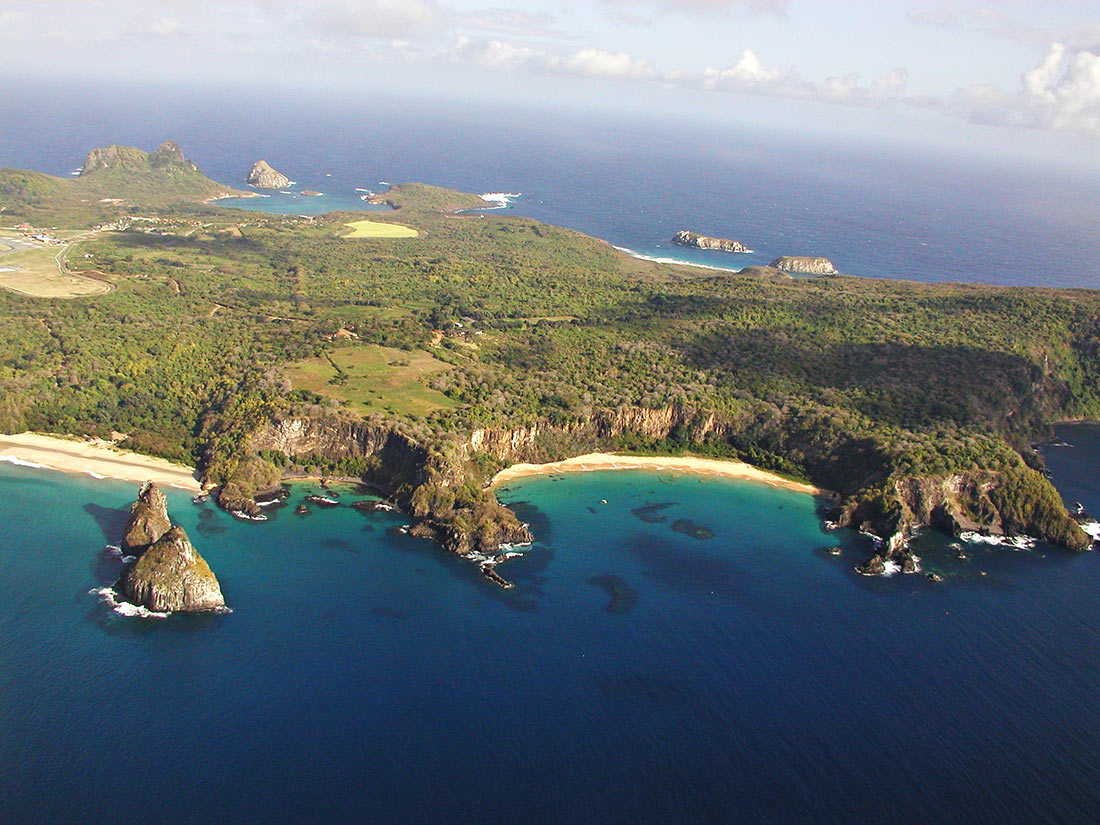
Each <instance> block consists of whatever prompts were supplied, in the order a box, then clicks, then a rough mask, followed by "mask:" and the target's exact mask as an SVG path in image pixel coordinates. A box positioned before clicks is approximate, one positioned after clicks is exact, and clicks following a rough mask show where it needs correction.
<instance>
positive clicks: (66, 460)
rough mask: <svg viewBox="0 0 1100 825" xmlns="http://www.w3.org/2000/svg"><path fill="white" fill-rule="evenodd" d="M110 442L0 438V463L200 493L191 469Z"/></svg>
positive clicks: (37, 436)
mask: <svg viewBox="0 0 1100 825" xmlns="http://www.w3.org/2000/svg"><path fill="white" fill-rule="evenodd" d="M109 443H110V442H102V441H100V442H98V443H96V442H89V441H81V440H75V439H68V438H62V437H60V436H54V435H41V434H39V433H19V434H18V435H0V461H2V462H6V463H10V464H17V465H20V466H24V467H35V468H39V469H44V470H56V471H58V472H62V473H80V474H82V475H89V476H92V477H93V478H109V479H113V480H116V481H136V482H145V481H152V482H155V483H156V484H160V485H162V486H165V487H174V488H176V489H180V490H188V491H190V492H194V493H198V492H201V490H202V487H201V485H200V484H199V482H198V480H197V479H196V478H195V470H194V469H193V468H192V467H187V466H184V465H183V464H176V463H174V462H171V461H168V460H167V459H164V458H155V457H153V456H148V455H142V454H141V453H133V452H129V451H128V450H122V449H120V448H118V447H114V446H106V445H107V444H109Z"/></svg>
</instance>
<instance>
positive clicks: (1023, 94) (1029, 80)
mask: <svg viewBox="0 0 1100 825" xmlns="http://www.w3.org/2000/svg"><path fill="white" fill-rule="evenodd" d="M946 105H947V107H948V108H949V109H950V110H952V111H954V112H955V113H956V114H959V115H961V116H962V117H965V118H966V119H968V120H971V121H973V122H975V123H985V124H992V125H998V126H1024V127H1028V128H1033V129H1055V130H1059V131H1067V132H1079V133H1081V134H1086V135H1094V136H1097V137H1100V54H1097V53H1095V52H1091V51H1087V50H1083V49H1082V50H1070V49H1068V48H1067V47H1066V46H1065V45H1064V44H1062V43H1053V44H1051V46H1050V50H1049V51H1048V52H1047V55H1046V56H1045V57H1044V58H1043V59H1042V60H1041V61H1040V62H1039V63H1038V65H1036V66H1035V67H1034V68H1033V69H1030V70H1029V71H1026V72H1024V74H1023V75H1022V76H1021V78H1020V90H1019V91H1018V92H1016V93H1015V94H1007V93H1005V92H1002V91H1000V90H998V89H994V88H992V87H990V86H986V85H975V86H968V87H966V88H964V89H960V90H959V91H958V92H956V93H955V94H954V96H953V97H952V98H951V99H950V100H948V101H947V104H946Z"/></svg>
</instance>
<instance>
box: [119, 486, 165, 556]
mask: <svg viewBox="0 0 1100 825" xmlns="http://www.w3.org/2000/svg"><path fill="white" fill-rule="evenodd" d="M171 527H172V522H171V521H170V520H169V519H168V499H166V498H165V497H164V493H162V492H161V491H160V488H159V487H157V485H155V484H153V483H152V482H151V481H147V482H145V483H144V484H143V485H141V490H140V492H139V493H138V497H137V501H135V502H134V503H133V504H131V505H130V520H129V521H128V522H126V531H125V532H124V533H123V534H122V552H123V553H124V554H125V555H127V556H137V555H140V554H141V553H143V552H145V550H147V549H148V548H149V547H150V546H151V545H152V544H154V543H155V542H156V541H157V540H158V539H160V537H161V536H163V535H164V534H165V533H167V532H168V530H169V529H170V528H171Z"/></svg>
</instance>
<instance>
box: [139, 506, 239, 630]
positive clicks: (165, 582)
mask: <svg viewBox="0 0 1100 825" xmlns="http://www.w3.org/2000/svg"><path fill="white" fill-rule="evenodd" d="M120 585H121V591H122V595H123V596H124V597H125V598H126V599H127V600H128V601H131V602H133V603H134V604H139V605H143V606H144V607H147V608H149V609H150V610H154V611H156V612H158V613H169V612H187V613H197V612H202V611H207V610H217V609H219V608H224V607H225V599H224V598H223V597H222V591H221V587H220V586H219V584H218V580H217V578H216V577H215V576H214V573H213V571H212V570H211V569H210V565H208V564H207V563H206V560H205V559H203V557H202V556H200V555H199V553H198V551H197V550H195V548H194V547H193V546H192V545H191V542H190V541H189V540H188V538H187V533H185V532H184V530H183V528H182V527H180V526H178V525H177V526H175V527H172V528H171V529H170V530H168V532H167V533H165V534H164V535H163V536H161V537H160V538H159V539H158V540H157V541H156V542H155V543H154V544H153V545H152V546H151V547H149V548H148V549H147V550H146V551H145V552H144V553H142V554H141V555H140V556H139V557H138V560H137V561H136V562H134V563H133V564H132V565H131V566H130V567H129V568H127V569H126V570H125V571H124V572H123V574H122V580H121V582H120Z"/></svg>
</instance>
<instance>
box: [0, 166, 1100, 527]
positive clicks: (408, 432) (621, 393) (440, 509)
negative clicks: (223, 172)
mask: <svg viewBox="0 0 1100 825" xmlns="http://www.w3.org/2000/svg"><path fill="white" fill-rule="evenodd" d="M154 154H157V153H154ZM168 154H171V153H168ZM166 157H167V155H166V156H165V157H162V158H161V160H159V161H156V162H154V161H152V160H149V161H148V162H147V163H146V164H145V165H144V166H143V165H142V164H141V162H140V160H141V159H140V158H138V157H137V156H133V157H131V156H130V155H127V156H126V157H125V158H124V159H123V161H120V163H121V165H120V166H117V167H112V168H108V169H103V170H99V171H95V172H92V173H90V174H88V175H86V176H85V178H86V179H87V180H89V181H94V180H95V179H96V178H98V177H99V176H101V175H103V176H107V177H104V178H102V179H101V180H102V181H104V182H105V183H104V184H103V185H104V186H106V187H107V189H110V190H111V191H112V192H113V193H114V195H113V196H115V197H120V198H123V199H125V201H126V203H127V204H135V203H138V202H139V201H141V200H142V199H146V198H148V199H150V200H151V201H157V200H159V201H160V202H161V203H162V204H163V205H162V206H159V207H155V206H147V207H142V209H141V210H137V209H136V207H132V206H129V205H127V206H125V207H119V206H117V205H116V206H110V207H109V205H102V204H100V205H97V206H96V207H95V208H96V209H104V210H105V209H108V208H111V209H114V210H115V213H116V219H117V217H118V215H119V214H122V215H125V216H128V217H129V218H131V219H132V221H131V222H129V223H127V224H126V225H125V226H124V227H123V228H122V230H121V231H117V232H110V233H100V234H97V235H96V236H95V237H94V238H90V239H88V240H86V241H83V242H82V243H81V246H80V249H81V252H82V253H83V254H88V255H90V256H91V258H90V259H89V260H90V262H91V263H90V264H89V265H90V266H92V265H94V267H95V268H96V269H97V270H99V271H101V272H103V273H105V275H106V277H109V278H110V279H111V280H112V281H113V282H114V283H115V285H116V288H115V290H114V291H112V292H111V293H109V294H104V295H96V296H89V297H85V298H81V299H80V300H79V301H75V302H74V301H63V300H57V299H46V298H39V299H34V298H29V297H25V296H20V295H15V294H11V293H0V427H2V428H5V429H8V430H18V429H22V428H25V427H30V428H34V429H39V430H44V431H54V432H66V433H96V434H102V435H106V434H107V432H108V431H109V430H111V429H117V430H121V431H124V432H128V433H130V441H129V443H128V444H127V445H126V446H129V447H132V448H134V449H139V450H144V451H147V452H152V453H156V454H159V455H164V456H167V457H170V458H177V459H184V460H191V461H197V462H199V465H200V467H201V468H202V469H203V470H204V472H205V473H206V475H207V477H208V478H209V479H211V480H214V481H219V482H228V483H232V484H234V485H235V487H236V488H237V489H238V491H239V492H240V493H241V494H242V495H243V494H245V493H246V492H247V489H248V488H250V487H252V486H254V485H255V484H256V483H258V482H257V481H256V480H257V479H258V478H260V477H261V476H263V477H264V478H266V477H267V476H269V475H270V470H267V469H266V468H263V467H261V468H260V469H264V470H265V472H266V475H265V473H261V472H259V471H258V470H257V466H258V465H256V466H253V465H250V464H244V465H242V462H243V461H246V460H247V458H248V455H249V454H250V449H251V448H250V446H249V444H250V438H251V437H252V434H254V433H255V432H256V431H257V429H258V428H262V427H263V426H265V425H266V424H267V423H268V422H271V421H273V420H281V419H286V418H288V417H298V418H308V419H319V418H337V419H340V420H344V421H348V422H356V421H359V420H360V419H361V418H362V417H363V416H374V418H372V419H371V421H372V422H373V423H372V424H371V426H372V427H376V428H383V429H386V428H388V429H389V430H390V431H392V432H399V433H400V434H401V443H402V444H406V447H404V448H402V449H403V452H402V453H401V455H400V456H399V455H398V453H397V452H393V450H394V449H396V448H393V447H392V444H391V443H390V442H388V441H386V440H385V439H384V438H382V437H381V436H379V437H378V438H377V439H376V440H377V441H378V443H380V444H382V443H384V444H389V445H390V446H384V447H382V448H379V449H380V450H381V452H375V453H373V454H371V455H369V456H359V455H356V456H349V455H342V454H341V455H337V454H335V453H331V454H328V455H326V454H323V451H322V452H318V453H317V454H311V455H301V456H289V455H288V456H274V455H269V456H267V458H266V459H265V460H266V461H268V462H271V461H274V463H275V464H277V465H278V466H280V467H283V468H289V467H293V466H295V465H309V466H313V467H319V468H321V469H322V470H324V471H327V472H337V471H342V472H345V473H354V474H370V475H371V476H372V477H374V478H376V479H383V480H385V481H386V483H392V485H393V486H394V488H395V489H397V488H398V486H400V489H401V490H402V491H404V492H403V493H402V495H404V496H405V498H404V501H405V502H406V503H407V504H408V505H409V507H410V509H415V510H417V511H418V512H419V511H423V512H428V513H430V514H431V516H432V517H433V518H436V519H440V520H443V521H446V522H447V523H449V524H452V525H461V524H465V525H467V526H469V527H470V529H471V530H473V529H475V527H477V530H479V531H481V533H484V534H485V535H489V534H491V533H492V530H489V529H488V528H485V529H484V530H482V527H483V526H484V524H483V522H484V523H488V522H491V521H492V520H493V519H495V518H497V517H498V516H499V511H498V510H497V509H496V508H495V507H494V506H493V502H492V501H490V500H489V499H488V498H487V494H486V493H484V491H482V490H481V488H480V486H479V485H480V482H481V481H483V480H484V477H485V476H486V475H487V474H488V473H489V472H490V471H491V469H492V468H494V467H499V466H500V464H501V462H502V460H503V461H511V460H516V458H517V455H518V453H516V452H514V451H513V452H512V453H510V454H508V455H505V454H504V453H502V452H500V451H499V450H498V451H497V452H495V453H492V454H490V451H489V448H484V449H485V451H484V452H481V453H478V452H476V451H472V448H471V447H470V446H469V434H470V433H471V432H473V431H474V430H477V429H489V430H495V431H503V432H505V433H507V431H509V430H512V429H514V428H517V427H520V426H530V425H536V424H537V425H538V426H539V431H538V432H539V435H538V437H537V438H534V439H532V440H529V441H524V442H523V444H524V446H523V447H522V450H523V457H524V458H525V459H527V460H532V459H553V458H563V457H566V456H568V455H569V454H571V453H575V452H577V451H586V450H588V449H592V448H620V449H632V450H643V451H667V452H677V451H684V450H690V451H691V452H693V453H696V454H700V455H709V456H716V457H734V458H740V459H743V460H746V461H749V462H751V463H754V464H757V465H759V466H762V467H765V468H768V469H772V470H776V471H778V472H781V473H784V474H787V475H790V476H794V477H799V478H805V479H809V480H811V481H813V482H815V483H817V484H819V485H820V486H823V487H826V488H829V489H834V490H837V491H838V492H839V493H841V494H842V496H843V497H844V499H845V503H846V512H849V513H853V514H856V515H855V516H853V517H854V518H855V517H858V519H859V520H861V521H862V520H866V521H867V522H868V523H871V524H875V525H886V526H887V527H888V526H889V525H890V524H891V519H893V520H894V521H893V523H895V524H896V523H897V519H898V518H900V516H899V514H900V513H901V512H902V511H903V509H904V508H903V504H904V503H903V502H902V501H901V499H900V498H899V494H898V493H897V492H896V491H897V488H898V484H899V482H900V481H902V480H904V479H910V478H946V477H948V476H951V475H952V474H956V475H958V474H962V475H966V476H967V477H970V478H981V479H984V480H985V481H987V482H988V483H989V484H991V485H992V486H993V488H995V490H994V492H991V493H989V495H988V496H985V497H984V498H982V499H981V501H976V502H975V503H973V508H974V512H975V513H976V514H977V515H980V516H982V517H983V518H989V517H991V516H992V515H993V513H992V512H991V511H992V509H996V511H998V512H999V513H1000V515H1001V517H1002V519H1004V520H1005V521H1006V522H1009V523H1011V524H1012V525H1014V526H1015V527H1016V528H1017V529H1022V530H1028V531H1031V532H1034V533H1037V534H1040V535H1044V536H1047V537H1048V538H1052V539H1053V540H1056V541H1060V542H1061V543H1063V544H1066V545H1068V546H1080V542H1081V539H1078V538H1076V537H1075V536H1076V533H1074V532H1073V531H1074V528H1073V527H1072V524H1071V523H1070V522H1068V521H1067V519H1068V516H1067V515H1066V514H1065V511H1064V509H1062V508H1061V505H1060V503H1059V502H1058V499H1057V495H1056V493H1055V492H1054V490H1053V488H1051V486H1050V484H1049V482H1047V481H1046V480H1045V479H1044V478H1043V477H1042V475H1041V474H1040V473H1038V472H1037V471H1036V469H1035V467H1036V464H1037V461H1038V459H1037V458H1036V457H1035V455H1034V454H1033V452H1032V451H1031V450H1030V449H1029V443H1030V441H1031V440H1033V439H1035V438H1037V437H1040V436H1043V435H1045V434H1046V433H1047V432H1048V428H1049V422H1051V421H1052V420H1056V419H1059V418H1069V417H1097V416H1100V381H1098V379H1100V293H1096V292H1092V291H1087V290H1072V291H1070V290H1050V289H1038V288H1035V289H1031V288H1029V289H1010V288H998V287H988V286H980V285H960V284H918V283H908V282H900V281H877V280H871V279H857V278H850V277H843V276H836V277H822V278H800V279H789V278H772V277H757V276H755V275H754V274H753V271H749V272H746V273H743V274H736V273H713V272H701V271H700V270H698V269H691V268H688V267H677V266H668V265H661V264H656V263H651V262H646V261H640V260H637V259H634V258H631V257H628V256H626V255H623V254H620V253H618V252H616V251H615V250H614V249H613V248H612V247H611V246H610V245H608V244H606V243H604V242H602V241H598V240H595V239H592V238H588V237H585V236H583V235H580V234H578V233H575V232H571V231H569V230H566V229H561V228H558V227H553V226H547V225H543V224H540V223H538V222H536V221H533V220H530V219H526V218H518V217H513V216H505V215H498V214H494V213H490V214H486V215H480V214H479V215H465V216H462V215H453V214H442V213H441V212H440V211H433V210H441V209H442V210H444V211H447V210H451V209H456V208H459V209H460V208H471V207H474V206H478V205H481V206H483V203H482V202H481V200H480V198H477V197H476V196H473V195H465V194H463V193H455V192H450V191H448V190H441V189H438V188H436V187H428V186H423V185H419V184H407V185H402V186H396V187H394V188H393V190H391V192H390V193H388V194H387V196H386V198H387V199H389V200H392V202H393V203H394V205H396V206H399V207H400V208H401V209H402V220H403V221H404V222H405V223H407V224H408V225H409V226H410V227H413V228H415V229H416V230H419V232H420V237H419V238H418V240H417V242H416V243H415V244H371V243H347V242H345V241H343V240H342V239H341V236H342V235H345V234H346V227H347V225H349V224H353V225H354V224H356V223H357V222H365V223H371V224H374V223H375V222H374V221H365V220H364V218H363V215H362V213H334V214H330V215H326V216H322V217H321V218H318V219H316V220H313V219H302V218H292V217H277V216H267V215H262V214H258V213H244V212H237V211H233V210H227V209H217V208H214V207H209V206H202V205H199V204H196V203H194V202H193V200H194V198H193V196H192V195H188V197H191V198H192V202H190V203H184V202H181V201H186V200H187V197H183V196H184V194H185V193H188V192H191V185H192V184H191V182H193V180H192V175H193V174H197V175H199V176H200V177H201V173H198V172H197V171H196V170H193V169H192V170H191V172H188V171H186V169H187V167H183V166H180V165H179V163H180V162H179V161H178V160H173V159H171V158H168V159H165V158H166ZM173 157H175V156H174V155H173ZM158 164H161V165H158ZM166 169H170V170H178V175H177V172H175V171H173V172H172V174H171V175H166V171H165V170H166ZM85 178H79V179H77V180H75V181H61V180H59V179H54V178H48V177H46V176H39V175H35V174H34V173H26V172H15V171H12V170H4V171H3V172H0V207H3V212H0V214H3V215H25V216H27V215H35V214H43V215H44V214H48V215H50V216H51V219H52V220H55V221H56V222H57V224H58V225H67V226H82V225H86V223H84V224H82V223H81V222H82V221H87V220H88V217H89V210H91V209H92V207H90V206H89V204H88V203H86V202H85V201H82V200H81V197H79V196H74V194H73V193H74V192H87V191H90V187H91V184H89V183H83V184H82V183H81V181H83V180H85ZM178 180H184V181H185V183H186V185H182V186H176V185H175V183H171V182H174V181H175V182H178ZM202 180H204V181H205V180H206V179H205V178H202ZM18 181H22V183H21V184H18V185H17V183H16V182H18ZM107 181H110V184H109V185H108V184H107V183H106V182H107ZM166 181H168V182H166ZM187 181H191V182H187ZM208 183H210V182H208ZM210 185H211V186H217V184H212V183H210ZM99 186H100V184H98V183H97V184H96V187H99ZM159 186H163V187H164V189H163V190H160V189H158V187H159ZM82 187H84V188H83V189H82ZM173 187H174V188H173ZM98 191H106V189H98V190H97V192H98ZM166 193H171V196H169V194H166ZM475 201H476V203H475ZM139 217H140V218H155V219H156V220H153V221H150V220H145V221H138V220H137V218H139ZM379 225H384V224H379ZM390 226H392V225H390ZM341 331H343V332H341ZM351 333H354V334H355V336H357V337H358V339H359V341H360V343H349V344H344V343H338V342H335V341H334V340H333V337H334V336H335V335H341V336H347V335H349V334H351ZM428 349H431V351H432V354H431V355H429V354H428V352H427V350H428ZM372 432H373V431H372ZM372 438H374V436H372ZM505 442H506V443H509V444H510V443H511V442H510V441H509V440H508V439H507V438H506V437H505V438H504V439H503V440H502V442H501V443H505ZM408 445H416V446H415V449H414V448H413V447H411V446H408ZM280 449H282V448H281V447H280ZM516 449H518V448H516ZM386 450H390V452H386ZM401 456H404V457H405V458H407V460H408V461H409V464H408V465H407V466H406V465H404V464H401V461H404V460H405V458H402V457H401ZM408 456H414V458H408ZM429 465H430V468H431V470H430V472H429V471H428V470H425V467H426V466H429ZM242 466H244V467H245V469H246V470H247V471H248V472H245V473H244V474H243V475H241V474H240V473H239V472H238V470H239V468H240V467H242ZM261 480H262V479H261ZM983 483H984V482H983ZM983 495H984V494H983ZM982 508H985V510H983V509H982ZM471 525H473V526H471ZM477 525H481V526H477ZM1077 532H1078V533H1079V532H1080V531H1077ZM481 533H479V534H481ZM1081 535H1082V536H1083V534H1081Z"/></svg>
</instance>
